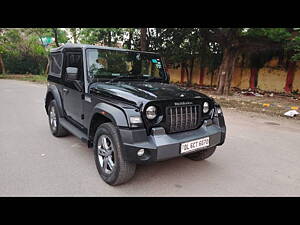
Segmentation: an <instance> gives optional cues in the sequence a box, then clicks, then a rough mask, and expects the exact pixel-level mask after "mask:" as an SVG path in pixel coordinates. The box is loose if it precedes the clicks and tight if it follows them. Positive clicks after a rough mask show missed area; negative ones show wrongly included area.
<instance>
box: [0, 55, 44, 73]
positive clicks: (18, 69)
mask: <svg viewBox="0 0 300 225" xmlns="http://www.w3.org/2000/svg"><path fill="white" fill-rule="evenodd" d="M3 62H4V65H5V70H6V73H7V74H43V73H44V71H45V68H46V66H47V62H48V60H47V57H46V56H43V55H29V54H23V55H4V56H3Z"/></svg>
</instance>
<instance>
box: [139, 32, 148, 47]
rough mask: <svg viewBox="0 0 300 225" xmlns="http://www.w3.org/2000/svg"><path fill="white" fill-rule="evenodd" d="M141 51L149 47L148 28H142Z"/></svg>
mask: <svg viewBox="0 0 300 225" xmlns="http://www.w3.org/2000/svg"><path fill="white" fill-rule="evenodd" d="M140 48H141V51H146V49H147V28H141V46H140Z"/></svg>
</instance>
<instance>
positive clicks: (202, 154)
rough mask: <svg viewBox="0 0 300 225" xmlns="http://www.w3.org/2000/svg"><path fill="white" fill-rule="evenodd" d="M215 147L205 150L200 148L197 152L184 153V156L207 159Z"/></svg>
mask: <svg viewBox="0 0 300 225" xmlns="http://www.w3.org/2000/svg"><path fill="white" fill-rule="evenodd" d="M216 148H217V147H212V148H208V149H205V150H200V151H199V152H194V153H191V154H188V155H186V156H185V157H186V158H188V159H191V160H194V161H201V160H204V159H207V158H208V157H210V156H211V155H212V154H214V152H215V150H216Z"/></svg>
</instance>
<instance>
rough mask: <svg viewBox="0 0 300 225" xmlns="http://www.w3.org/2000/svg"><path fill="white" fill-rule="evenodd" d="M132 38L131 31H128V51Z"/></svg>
mask: <svg viewBox="0 0 300 225" xmlns="http://www.w3.org/2000/svg"><path fill="white" fill-rule="evenodd" d="M132 38H133V31H132V30H130V31H129V39H128V49H131V42H132Z"/></svg>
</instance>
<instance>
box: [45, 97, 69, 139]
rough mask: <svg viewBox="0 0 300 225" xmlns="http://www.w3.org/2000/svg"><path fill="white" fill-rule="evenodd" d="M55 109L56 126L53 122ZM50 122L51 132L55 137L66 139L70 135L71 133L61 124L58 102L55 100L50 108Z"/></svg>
mask: <svg viewBox="0 0 300 225" xmlns="http://www.w3.org/2000/svg"><path fill="white" fill-rule="evenodd" d="M52 107H53V109H54V111H53V112H54V114H55V118H56V126H54V125H53V123H52V122H51V116H50V114H51V109H52ZM48 120H49V126H50V130H51V133H52V134H53V135H54V136H55V137H65V136H67V135H68V134H69V132H68V131H67V130H66V129H65V128H64V127H63V126H62V125H61V124H60V123H59V114H58V107H57V103H56V101H55V100H54V99H53V100H52V101H51V102H50V103H49V106H48Z"/></svg>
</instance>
